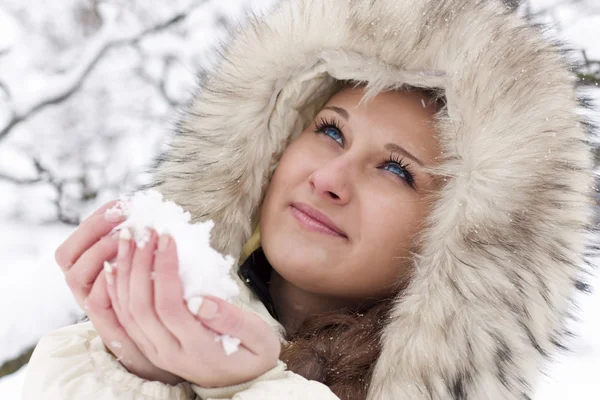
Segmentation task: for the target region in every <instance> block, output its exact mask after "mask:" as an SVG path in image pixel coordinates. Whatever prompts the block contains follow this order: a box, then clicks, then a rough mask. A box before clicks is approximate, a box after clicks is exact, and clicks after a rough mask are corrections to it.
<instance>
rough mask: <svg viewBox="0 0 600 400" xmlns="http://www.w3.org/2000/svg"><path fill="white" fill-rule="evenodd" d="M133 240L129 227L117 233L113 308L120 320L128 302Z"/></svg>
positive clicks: (134, 246)
mask: <svg viewBox="0 0 600 400" xmlns="http://www.w3.org/2000/svg"><path fill="white" fill-rule="evenodd" d="M135 248H136V245H135V242H134V241H133V240H132V238H131V232H130V231H129V229H123V230H121V232H120V234H119V250H118V252H117V261H116V267H117V271H116V279H115V293H116V299H115V300H116V302H115V310H116V311H117V316H118V317H119V319H120V320H123V319H124V318H126V317H127V316H126V311H127V304H128V302H129V274H130V271H131V262H132V260H133V253H134V252H135Z"/></svg>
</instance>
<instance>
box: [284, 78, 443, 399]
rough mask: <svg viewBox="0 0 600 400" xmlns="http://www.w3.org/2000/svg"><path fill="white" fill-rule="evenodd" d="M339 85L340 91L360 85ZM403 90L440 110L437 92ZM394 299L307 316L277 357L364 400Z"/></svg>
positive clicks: (440, 98) (440, 96)
mask: <svg viewBox="0 0 600 400" xmlns="http://www.w3.org/2000/svg"><path fill="white" fill-rule="evenodd" d="M361 85H362V83H361V82H353V81H344V82H342V84H341V87H342V88H344V87H348V86H351V87H357V86H361ZM396 90H403V91H418V92H421V93H423V94H424V95H425V96H426V97H428V98H429V99H430V100H431V101H434V102H436V105H437V108H438V110H440V109H442V108H443V107H444V106H445V98H444V97H443V94H442V93H441V91H439V90H436V89H423V88H415V87H411V86H405V87H402V88H400V89H396ZM394 297H395V296H392V297H389V298H386V299H383V300H380V301H379V302H377V303H375V304H372V305H370V306H365V307H363V308H361V309H359V310H354V311H351V312H343V313H340V312H329V313H325V314H319V315H311V316H309V317H307V318H306V319H305V320H304V321H303V323H302V325H301V326H300V327H299V328H298V330H297V331H296V332H294V333H293V334H287V335H286V338H285V339H286V341H287V344H284V345H283V347H282V350H281V355H280V358H281V360H282V361H284V362H285V363H286V364H287V366H288V369H290V370H291V371H294V372H295V373H297V374H299V375H302V376H304V377H305V378H306V379H310V380H315V381H318V382H321V383H323V384H325V385H327V386H328V387H329V388H330V389H331V390H332V391H333V392H334V393H335V394H336V395H337V396H338V397H339V398H340V399H342V400H364V399H365V398H366V397H367V392H368V389H369V384H370V382H371V375H372V373H373V368H374V367H375V363H376V361H377V359H378V358H379V354H380V353H381V332H382V330H383V328H384V327H385V326H386V325H387V324H386V321H387V320H388V319H389V314H390V311H391V309H392V306H393V302H394Z"/></svg>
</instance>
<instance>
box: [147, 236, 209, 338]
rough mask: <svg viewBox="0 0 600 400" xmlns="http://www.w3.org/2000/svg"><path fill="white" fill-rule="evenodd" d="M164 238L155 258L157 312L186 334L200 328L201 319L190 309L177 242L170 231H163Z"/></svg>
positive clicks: (176, 331) (167, 324)
mask: <svg viewBox="0 0 600 400" xmlns="http://www.w3.org/2000/svg"><path fill="white" fill-rule="evenodd" d="M161 240H162V243H161V244H160V245H159V248H158V249H157V251H156V256H155V258H154V304H155V309H156V314H157V315H158V318H159V319H160V321H161V322H162V323H163V324H164V325H165V327H166V328H167V329H168V330H169V331H170V332H172V333H173V334H174V335H175V336H176V337H178V338H183V337H185V336H186V335H189V334H190V332H195V331H198V321H197V320H196V319H195V318H194V316H193V315H192V314H191V313H190V312H189V311H188V309H187V305H186V303H185V300H184V297H183V286H182V284H181V278H180V277H179V261H178V258H177V248H176V245H175V242H174V241H173V239H172V238H171V237H170V236H169V235H161Z"/></svg>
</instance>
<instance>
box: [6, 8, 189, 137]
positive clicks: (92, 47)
mask: <svg viewBox="0 0 600 400" xmlns="http://www.w3.org/2000/svg"><path fill="white" fill-rule="evenodd" d="M197 6H198V3H195V4H194V6H193V7H191V8H189V9H186V10H184V11H181V12H180V13H178V14H175V15H174V16H172V17H171V18H169V19H168V20H166V21H164V22H162V23H159V24H157V25H154V26H151V27H149V28H146V29H143V30H142V31H140V32H138V33H136V34H133V35H132V36H131V37H118V36H117V37H111V36H113V35H114V34H115V32H111V30H113V29H114V26H113V25H112V24H110V23H108V24H106V25H105V27H104V28H103V29H101V30H100V32H98V34H96V36H95V37H94V39H92V41H91V44H89V45H88V46H87V48H86V49H85V50H84V51H83V55H82V56H81V59H83V61H82V62H81V63H80V64H79V65H77V66H75V67H73V68H71V70H70V71H68V72H67V73H65V74H60V75H58V76H54V77H52V78H51V79H52V83H53V86H54V88H51V89H53V90H48V91H47V92H46V93H44V96H41V97H40V98H38V99H36V100H35V101H32V102H30V103H31V104H26V105H25V107H22V108H23V109H22V110H15V109H14V108H13V110H12V118H10V119H9V121H8V123H7V124H6V125H5V126H4V127H3V128H2V129H0V140H2V139H3V138H4V137H6V136H7V135H8V134H9V133H10V132H11V130H12V129H13V128H14V127H15V126H16V125H17V124H19V123H21V122H23V121H25V120H27V119H28V118H30V117H31V116H33V115H34V114H36V113H37V112H39V111H41V110H42V109H44V108H45V107H47V106H49V105H52V104H58V103H61V102H63V101H64V100H65V99H67V98H68V97H69V96H71V95H72V94H73V93H74V92H76V91H77V90H78V89H79V88H80V87H81V85H82V84H83V82H84V81H85V79H86V78H87V76H88V75H89V74H90V72H91V71H92V69H93V68H94V67H95V66H96V64H97V63H98V61H99V60H101V59H102V56H103V55H104V54H105V53H106V52H107V51H108V50H110V49H111V48H113V47H117V46H124V45H131V44H137V43H138V42H139V41H140V39H142V38H143V37H145V36H147V35H150V34H152V33H156V32H159V31H161V30H164V29H167V28H169V27H171V26H173V25H175V24H177V23H179V22H181V21H182V20H183V19H184V18H185V17H186V15H188V14H189V13H190V12H191V11H192V10H193V9H194V8H195V7H197ZM115 31H117V32H118V29H115ZM0 84H1V83H0ZM2 86H4V90H5V92H6V93H7V96H8V97H9V98H13V99H14V95H12V94H11V93H12V92H13V91H11V90H10V89H9V88H8V87H6V84H3V85H2Z"/></svg>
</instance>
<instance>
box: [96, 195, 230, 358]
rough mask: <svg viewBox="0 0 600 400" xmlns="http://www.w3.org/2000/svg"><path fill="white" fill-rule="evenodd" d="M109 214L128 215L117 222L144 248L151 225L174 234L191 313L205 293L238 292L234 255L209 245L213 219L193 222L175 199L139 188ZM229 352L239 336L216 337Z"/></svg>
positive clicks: (224, 294)
mask: <svg viewBox="0 0 600 400" xmlns="http://www.w3.org/2000/svg"><path fill="white" fill-rule="evenodd" d="M106 213H107V214H111V213H114V214H118V215H125V216H126V217H127V219H126V220H125V221H124V222H123V223H121V224H119V225H118V226H116V227H115V228H114V230H115V231H116V230H120V231H121V232H122V233H125V235H127V233H128V232H131V233H132V234H133V237H134V238H135V241H136V244H137V246H138V247H140V248H143V247H144V246H145V245H146V243H147V242H148V240H149V238H150V230H149V228H152V229H154V230H155V231H156V232H157V233H158V234H159V235H161V234H163V233H166V234H168V235H170V236H171V237H172V239H173V240H174V241H175V243H176V247H177V257H178V259H179V276H180V277H181V282H182V285H183V296H184V299H185V301H186V303H187V307H188V309H189V310H190V312H191V313H193V314H194V315H196V313H197V311H198V309H199V308H200V305H201V304H202V296H205V295H210V296H215V297H219V298H221V299H223V300H227V301H230V300H231V299H232V298H234V297H235V296H238V295H239V287H238V285H237V284H236V283H235V281H234V280H233V278H232V276H231V267H232V265H233V263H234V259H233V257H231V256H229V255H227V256H224V255H222V254H221V253H219V252H217V251H216V250H215V249H213V248H212V247H210V232H211V230H212V228H213V226H214V222H213V221H207V222H201V223H197V224H191V223H190V220H191V216H190V213H189V212H187V211H184V210H183V208H181V207H180V206H179V205H177V204H175V203H174V202H172V201H168V200H163V196H162V194H161V193H160V192H158V191H156V190H146V191H140V192H136V193H134V194H133V196H130V197H127V196H121V198H120V200H119V201H118V202H117V204H116V205H115V206H114V207H112V208H111V209H109V210H107V211H106ZM217 340H218V341H221V343H222V344H223V348H224V350H225V353H226V354H231V353H233V352H235V351H237V349H238V346H239V344H240V340H239V339H237V338H233V337H231V336H228V335H220V336H219V337H217Z"/></svg>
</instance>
